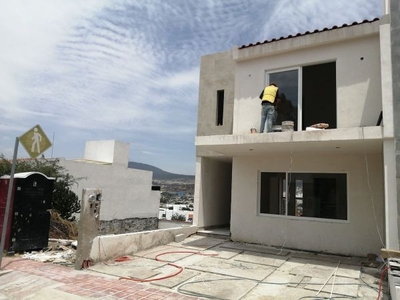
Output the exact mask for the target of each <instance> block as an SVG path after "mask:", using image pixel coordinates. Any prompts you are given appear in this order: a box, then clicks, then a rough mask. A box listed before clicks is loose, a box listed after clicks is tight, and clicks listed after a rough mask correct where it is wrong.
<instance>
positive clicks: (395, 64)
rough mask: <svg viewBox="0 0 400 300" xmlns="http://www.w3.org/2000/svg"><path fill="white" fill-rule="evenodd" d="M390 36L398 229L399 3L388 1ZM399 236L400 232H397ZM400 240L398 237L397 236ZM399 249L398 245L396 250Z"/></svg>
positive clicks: (399, 157) (399, 133)
mask: <svg viewBox="0 0 400 300" xmlns="http://www.w3.org/2000/svg"><path fill="white" fill-rule="evenodd" d="M390 36H391V49H392V78H393V81H392V82H393V127H394V139H395V155H396V173H395V174H396V194H397V228H398V229H399V228H400V218H399V216H400V1H398V0H392V1H390ZM398 232H399V234H400V230H398ZM399 239H400V236H399ZM396 249H399V245H397V248H396Z"/></svg>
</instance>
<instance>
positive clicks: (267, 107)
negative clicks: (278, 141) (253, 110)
mask: <svg viewBox="0 0 400 300" xmlns="http://www.w3.org/2000/svg"><path fill="white" fill-rule="evenodd" d="M275 120H276V112H275V107H274V105H273V104H269V103H267V104H263V105H262V107H261V125H260V133H263V132H264V127H265V123H266V125H267V132H271V131H272V126H273V125H274V123H275Z"/></svg>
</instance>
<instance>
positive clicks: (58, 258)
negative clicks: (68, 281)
mask: <svg viewBox="0 0 400 300" xmlns="http://www.w3.org/2000/svg"><path fill="white" fill-rule="evenodd" d="M76 245H77V243H76V241H73V240H63V239H49V246H48V247H47V248H45V249H43V250H41V251H31V252H26V253H24V254H23V255H22V257H23V258H26V259H32V260H36V261H41V262H51V263H54V264H59V265H65V266H71V267H72V266H74V264H75V257H76Z"/></svg>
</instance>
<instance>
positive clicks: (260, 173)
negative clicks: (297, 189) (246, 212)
mask: <svg viewBox="0 0 400 300" xmlns="http://www.w3.org/2000/svg"><path fill="white" fill-rule="evenodd" d="M262 173H274V174H285V179H284V180H285V183H284V184H285V187H284V188H283V191H284V196H283V195H282V196H280V198H281V199H283V198H284V199H286V198H287V191H288V188H289V185H290V183H291V181H292V180H291V179H290V178H289V177H291V176H290V174H326V175H329V174H341V175H345V182H346V190H345V191H344V193H345V194H346V219H332V218H319V217H308V216H296V215H288V201H285V214H273V213H263V212H261V200H262V199H261V196H262V195H261V184H262V180H261V176H262ZM257 182H258V184H257V190H258V191H257V213H256V215H257V216H259V217H269V218H283V219H292V220H296V221H300V220H303V221H318V222H325V223H326V222H331V223H350V210H349V209H350V205H349V174H348V172H321V171H313V172H310V171H306V172H304V171H291V172H289V171H259V172H258V180H257ZM303 196H304V193H303ZM294 199H295V200H296V196H295V197H294ZM303 199H304V198H303ZM303 204H304V202H303ZM303 209H304V207H303Z"/></svg>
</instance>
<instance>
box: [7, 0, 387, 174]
mask: <svg viewBox="0 0 400 300" xmlns="http://www.w3.org/2000/svg"><path fill="white" fill-rule="evenodd" d="M381 12H382V0H351V1H349V0H334V1H333V0H331V1H327V0H169V1H165V0H129V1H128V0H125V1H123V0H112V1H111V0H109V1H106V0H85V1H81V0H30V1H24V0H5V1H2V4H1V9H0V41H1V42H0V91H1V92H0V115H1V118H0V153H3V154H4V155H5V156H6V157H9V158H11V157H12V155H13V148H14V143H15V138H16V137H17V136H20V135H21V134H23V133H24V132H26V131H27V130H29V129H31V128H32V127H33V126H34V125H36V124H40V125H41V127H42V129H43V130H44V131H45V132H46V134H47V136H48V137H49V139H50V140H51V141H53V140H54V145H53V147H52V148H50V149H49V150H47V151H46V152H45V153H44V154H45V156H46V157H65V158H68V159H73V158H82V157H83V154H84V148H85V143H86V141H94V140H119V141H123V142H127V143H130V157H129V158H130V160H131V161H136V162H141V163H146V164H151V165H154V166H156V167H159V168H161V169H163V170H165V171H169V172H173V173H181V174H194V172H195V146H194V139H195V135H196V124H197V103H198V81H199V64H200V57H201V56H202V55H206V54H210V53H215V52H220V51H227V50H230V49H231V48H232V47H233V46H235V45H236V46H240V45H244V44H249V43H254V42H257V41H264V40H267V39H272V38H274V37H280V36H287V35H290V34H296V33H299V32H305V31H308V30H314V29H322V28H324V27H332V26H334V25H342V24H344V23H352V22H354V21H357V22H360V21H362V20H364V19H373V18H375V17H380V16H381ZM18 156H19V157H28V154H27V153H26V152H25V150H24V149H23V147H22V146H20V147H19V151H18Z"/></svg>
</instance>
